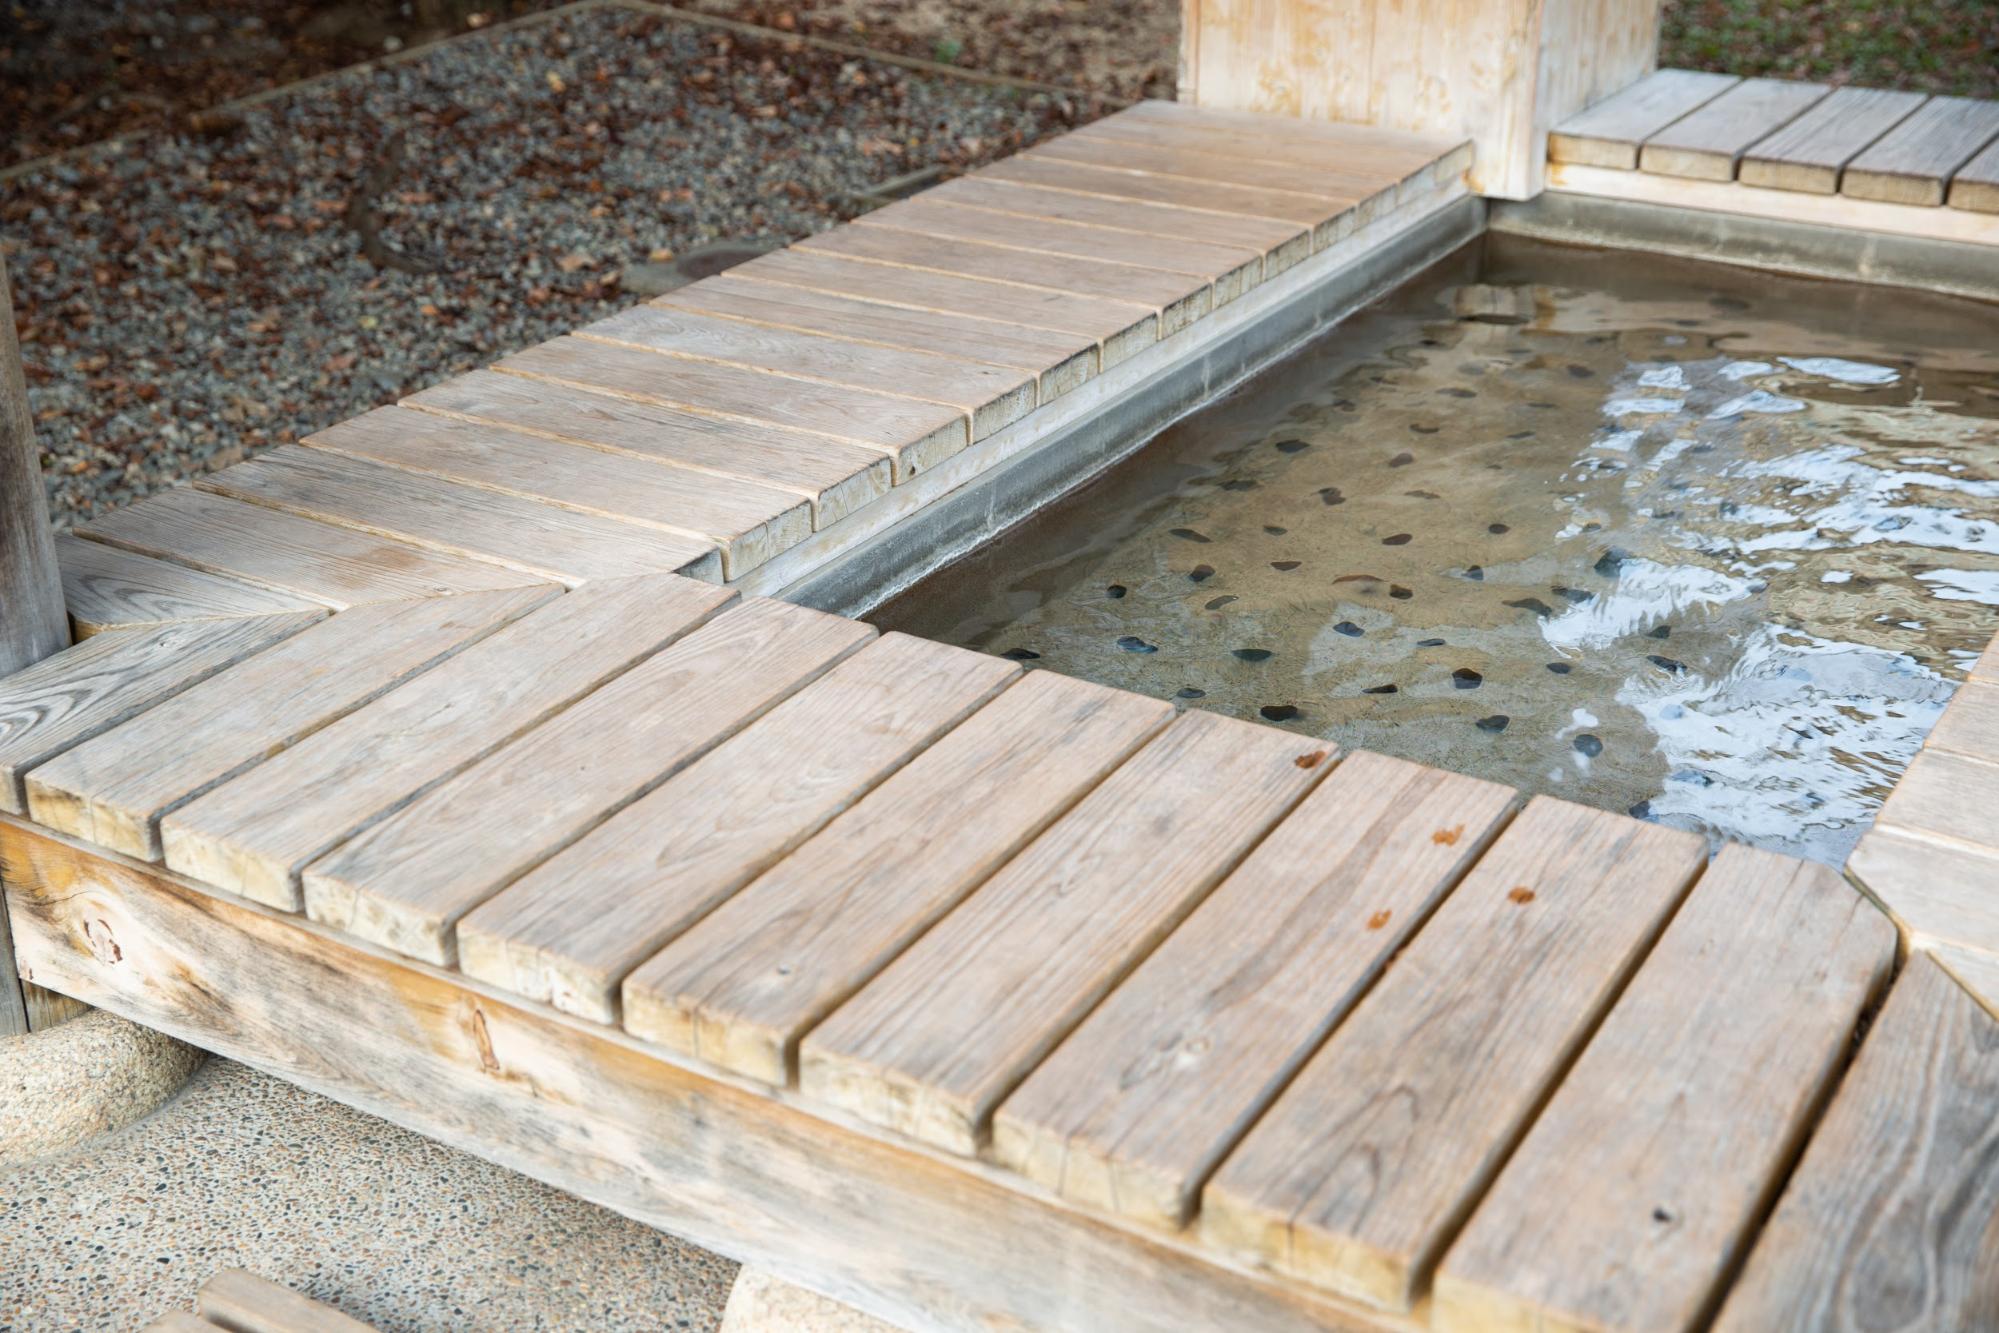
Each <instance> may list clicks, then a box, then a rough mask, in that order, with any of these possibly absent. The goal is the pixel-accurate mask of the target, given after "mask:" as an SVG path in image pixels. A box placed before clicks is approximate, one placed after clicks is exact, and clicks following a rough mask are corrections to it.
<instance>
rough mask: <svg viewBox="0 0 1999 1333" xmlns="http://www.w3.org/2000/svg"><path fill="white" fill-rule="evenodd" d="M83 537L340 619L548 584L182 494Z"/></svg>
mask: <svg viewBox="0 0 1999 1333" xmlns="http://www.w3.org/2000/svg"><path fill="white" fill-rule="evenodd" d="M82 531H83V533H84V534H85V535H87V536H89V537H90V538H91V539H92V540H94V541H100V542H104V543H106V544H107V545H111V546H122V547H124V548H125V549H126V550H128V551H137V552H138V553H139V554H141V555H150V556H154V557H157V558H159V559H164V560H172V561H175V562H176V563H179V564H183V565H187V566H189V567H191V568H194V569H199V570H201V571H203V572H204V573H209V574H222V575H226V576H228V577H230V578H237V579H241V580H243V581H244V582H246V583H255V584H260V585H261V586H263V587H266V588H272V589H275V590H277V591H279V592H287V593H291V594H293V595H295V596H298V597H304V598H307V599H309V600H311V601H315V602H318V603H320V604H321V605H324V606H330V607H333V608H334V609H335V610H338V609H340V608H343V607H349V606H361V605H364V604H366V603H368V602H388V601H397V600H401V599H405V598H411V597H440V596H444V595H446V594H449V593H458V592H480V591H485V590H490V589H494V588H521V587H526V586H528V585H530V584H533V583H537V582H540V581H541V580H540V579H539V578H538V577H537V576H535V575H531V574H523V573H522V572H520V571H519V570H517V569H506V568H502V567H501V566H499V565H494V564H491V563H488V562H487V561H484V560H467V559H464V558H462V557H459V556H451V555H441V554H438V553H435V552H431V551H425V550H422V549H420V548H418V547H415V546H411V545H410V544H408V543H407V542H399V541H392V540H390V539H388V538H386V537H379V536H376V535H374V534H373V533H366V532H357V531H355V530H353V529H351V528H337V527H333V526H332V525H330V524H326V523H316V522H314V521H312V520H311V519H305V518H299V517H297V516H296V515H293V514H286V513H280V512H279V511H277V510H275V509H266V508H264V507H262V506H260V505H250V504H243V503H241V502H240V501H237V500H231V499H229V498H227V497H225V496H220V495H210V494H208V493H206V492H204V491H197V490H193V489H191V488H188V487H185V486H176V487H174V488H173V489H172V490H166V491H161V492H160V493H159V494H157V495H152V496H148V497H147V498H146V499H143V500H141V501H139V502H138V503H137V504H134V505H130V506H128V507H126V508H124V509H119V510H116V511H114V512H112V513H110V514H107V515H105V516H104V517H103V518H99V519H94V520H92V522H91V523H90V525H89V526H88V527H86V528H84V529H82Z"/></svg>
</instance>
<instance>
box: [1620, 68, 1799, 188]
mask: <svg viewBox="0 0 1999 1333" xmlns="http://www.w3.org/2000/svg"><path fill="white" fill-rule="evenodd" d="M1830 91H1832V90H1831V89H1830V88H1828V87H1827V86H1826V85H1825V84H1822V83H1793V82H1791V81H1790V80H1788V79H1744V80H1743V81H1742V82H1740V83H1738V84H1736V85H1735V86H1734V87H1733V88H1730V89H1729V90H1728V91H1727V92H1725V93H1723V94H1722V95H1721V96H1719V97H1717V98H1715V99H1714V100H1713V101H1711V102H1708V103H1706V104H1705V105H1703V106H1701V107H1699V108H1698V109H1696V110H1694V111H1692V112H1690V113H1688V114H1687V115H1685V116H1682V117H1681V118H1680V119H1678V120H1676V121H1674V122H1673V123H1672V124H1671V125H1668V126H1667V127H1666V128H1665V129H1663V130H1661V131H1659V132H1658V133H1657V134H1655V135H1653V136H1652V137H1651V138H1650V139H1647V140H1646V141H1645V146H1644V148H1642V149H1641V150H1639V154H1638V165H1639V167H1640V168H1641V169H1642V170H1645V171H1651V172H1657V173H1659V174H1661V175H1665V176H1691V177H1693V178H1695V179H1697V180H1712V181H1726V180H1733V179H1735V167H1736V163H1737V162H1739V161H1740V160H1741V158H1742V154H1743V153H1744V152H1746V151H1747V150H1748V149H1749V148H1750V147H1751V146H1752V145H1754V144H1756V143H1758V142H1760V141H1761V140H1763V139H1765V138H1768V137H1769V136H1770V135H1771V134H1773V133H1775V132H1776V131H1778V130H1780V129H1782V128H1783V127H1784V126H1786V125H1788V124H1790V123H1791V121H1793V120H1795V119H1796V118H1797V117H1799V116H1801V115H1803V114H1804V113H1805V112H1806V111H1807V110H1809V109H1810V108H1811V106H1812V105H1813V104H1814V103H1816V102H1817V101H1819V99H1821V98H1823V97H1824V96H1825V95H1826V94H1827V93H1828V92H1830Z"/></svg>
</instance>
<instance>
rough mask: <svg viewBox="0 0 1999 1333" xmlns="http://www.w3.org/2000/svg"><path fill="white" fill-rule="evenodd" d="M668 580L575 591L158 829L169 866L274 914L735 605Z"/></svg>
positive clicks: (611, 582) (715, 592) (713, 591)
mask: <svg viewBox="0 0 1999 1333" xmlns="http://www.w3.org/2000/svg"><path fill="white" fill-rule="evenodd" d="M734 596H735V594H734V593H731V592H728V591H726V590H724V589H721V588H717V587H715V586H713V585H712V584H706V583H697V582H694V581H693V580H691V579H681V578H676V577H674V576H673V575H671V574H666V575H655V576H650V577H644V578H631V579H606V580H603V581H601V582H596V583H587V584H585V585H584V586H583V587H581V588H578V589H576V590H575V591H573V592H567V593H564V594H562V595H561V596H560V597H557V598H555V599H554V600H553V601H551V602H548V603H546V604H545V605H543V606H542V607H541V608H539V609H538V610H536V611H534V612H532V613H531V614H529V615H527V616H524V617H522V618H521V619H519V620H517V621H515V622H514V623H513V624H511V625H508V626H507V627H506V628H505V629H502V630H500V631H499V632H498V633H496V634H492V635H489V636H488V637H486V638H484V639H481V640H480V641H479V642H478V643H475V644H473V645H472V646H471V647H469V648H466V649H465V650H463V651H462V652H460V653H458V654H457V655H456V656H454V657H452V658H451V659H449V660H448V661H446V662H444V663H442V664H440V665H439V666H437V667H436V668H434V669H433V670H431V671H427V672H425V673H424V674H423V675H421V676H418V677H417V678H416V679H415V680H413V681H410V682H409V683H408V684H406V685H404V686H402V687H401V688H400V689H396V690H391V691H390V692H389V693H388V694H385V695H383V696H382V697H381V698H379V699H376V700H375V701H374V702H372V703H370V704H368V705H367V706H366V707H364V708H361V709H359V710H357V711H356V712H353V713H349V714H348V715H347V716H346V717H343V718H341V719H340V720H339V721H337V722H335V723H333V724H332V725H330V726H327V727H323V728H321V729H320V730H319V731H316V732H314V733H313V734H312V735H310V736H308V737H306V738H305V739H304V740H302V741H300V742H299V743H298V744H296V745H294V746H292V747H291V748H290V749H288V750H286V751H284V752H283V753H281V754H278V755H275V756H273V757H272V758H270V759H268V760H266V761H265V762H264V763H261V764H259V765H257V766H256V767H255V768H252V769H251V770H249V771H248V772H247V773H244V774H242V775H241V776H239V777H237V778H235V779H233V780H231V781H229V782H226V783H224V784H222V785H221V786H220V787H217V788H215V789H214V790H213V791H210V792H208V793H207V794H205V795H203V796H201V797H198V798H197V799H195V800H194V801H191V802H189V803H188V804H187V805H184V806H182V807H181V808H180V809H178V810H174V811H171V812H169V813H168V814H167V815H166V816H165V817H164V818H163V819H161V820H160V840H161V845H162V847H163V848H164V850H165V853H166V863H167V864H168V865H169V866H171V867H173V868H174V869H175V870H179V871H181V872H183V873H185V874H188V875H191V876H193V877H194V878H195V879H198V880H200V881H201V882H203V883H205V884H212V885H214V886H216V887H217V888H220V889H225V890H228V891H229V892H232V893H239V894H242V895H243V896H245V897H248V898H253V899H255V900H256V901H258V902H262V903H266V904H269V905H271V906H276V907H282V908H286V909H289V910H296V909H297V908H298V906H299V905H300V898H299V887H298V871H299V868H300V867H301V866H303V865H304V864H305V863H306V862H308V861H310V860H312V859H313V858H314V857H316V856H319V855H320V854H322V853H323V852H325V851H327V850H328V849H330V848H331V847H333V846H335V845H337V844H338V843H340V842H342V841H344V840H346V839H347V838H348V837H350V836H352V835H353V834H355V833H357V832H359V831H360V830H361V829H363V828H365V827H367V826H368V825H369V824H371V823H373V822H374V821H375V820H377V819H380V818H381V817H382V816H383V815H385V814H387V813H389V812H390V811H392V810H394V809H396V808H398V807H400V806H402V805H404V804H406V803H408V802H409V801H410V800H412V799H413V798H415V797H416V796H419V795H421V794H422V793H423V792H425V791H427V790H428V789H429V788H430V787H432V786H433V785H435V784H436V783H438V782H441V781H443V780H444V779H445V778H448V777H450V776H451V775H452V774H454V773H457V772H458V771H460V770H461V769H463V768H465V767H466V766H467V765H469V764H473V763H476V762H477V761H478V760H480V759H482V758H484V757H485V756H486V755H487V754H489V753H491V752H492V751H493V750H495V749H498V748H499V747H500V746H502V745H504V744H506V743H507V742H508V741H509V740H512V739H513V738H514V737H515V736H517V735H519V734H520V733H521V732H523V731H525V730H527V729H528V728H529V727H532V726H534V725H535V724H536V723H537V722H540V721H541V720H543V719H544V718H546V717H548V716H549V715H551V714H552V713H554V712H555V711H556V710H558V709H560V708H562V707H563V706H565V705H567V704H568V703H570V702H571V701H572V700H574V699H576V698H577V697H579V696H580V695H583V694H587V693H588V692H590V691H591V690H593V689H595V688H596V687H597V686H599V685H601V684H602V683H603V682H604V681H606V680H608V679H610V678H611V677H613V676H615V675H617V674H618V673H620V672H622V671H624V670H626V669H627V668H629V667H630V666H632V664H633V663H635V662H638V661H640V660H641V659H643V658H645V657H647V656H649V655H650V654H652V653H653V652H656V651H657V650H659V649H660V648H662V647H664V646H665V645H667V644H668V643H671V642H672V641H673V640H675V639H677V638H679V637H680V636H681V635H682V634H685V633H687V632H688V631H690V630H692V629H694V628H696V627H697V626H699V625H700V624H701V623H702V622H703V621H705V620H706V619H707V618H708V617H709V616H711V615H713V614H714V613H715V612H716V611H718V610H719V609H721V607H723V606H724V605H726V604H727V603H728V602H729V601H731V600H732V599H733V598H734Z"/></svg>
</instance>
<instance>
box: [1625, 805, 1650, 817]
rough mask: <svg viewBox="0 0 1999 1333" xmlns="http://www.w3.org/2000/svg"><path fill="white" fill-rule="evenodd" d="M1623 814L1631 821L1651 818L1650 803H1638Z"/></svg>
mask: <svg viewBox="0 0 1999 1333" xmlns="http://www.w3.org/2000/svg"><path fill="white" fill-rule="evenodd" d="M1624 813H1625V814H1627V815H1630V816H1631V817H1632V818H1633V819H1650V818H1651V817H1652V803H1651V802H1650V801H1640V802H1639V803H1638V804H1636V805H1634V806H1632V807H1631V808H1630V809H1629V810H1626V811H1625V812H1624Z"/></svg>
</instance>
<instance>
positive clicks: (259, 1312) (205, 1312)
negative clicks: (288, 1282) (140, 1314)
mask: <svg viewBox="0 0 1999 1333" xmlns="http://www.w3.org/2000/svg"><path fill="white" fill-rule="evenodd" d="M196 1311H197V1312H196V1313H194V1314H189V1313H187V1312H186V1311H179V1310H177V1311H175V1312H173V1313H171V1314H167V1315H163V1316H161V1317H160V1318H159V1319H157V1320H155V1321H153V1322H152V1323H151V1324H148V1325H147V1326H146V1333H374V1330H373V1329H372V1328H370V1327H369V1326H368V1325H367V1324H364V1323H362V1322H361V1321H360V1320H358V1319H350V1318H349V1317H348V1316H346V1315H344V1314H342V1313H340V1311H338V1310H336V1309H334V1308H333V1307H332V1306H330V1305H327V1304H325V1303H323V1302H321V1301H315V1300H313V1299H312V1298H311V1297H309V1296H301V1295H299V1294H298V1293H297V1292H295V1291H293V1290H291V1289H290V1288H289V1287H284V1286H280V1285H279V1284H278V1283H276V1282H272V1281H271V1280H269V1279H268V1278H261V1277H258V1276H257V1275H256V1274H255V1273H249V1272H245V1271H244V1270H243V1269H241V1268H224V1269H222V1270H220V1271H219V1272H217V1273H216V1274H215V1276H213V1277H211V1278H209V1279H208V1281H206V1282H204V1283H202V1285H201V1292H200V1295H199V1296H198V1298H197V1304H196Z"/></svg>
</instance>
